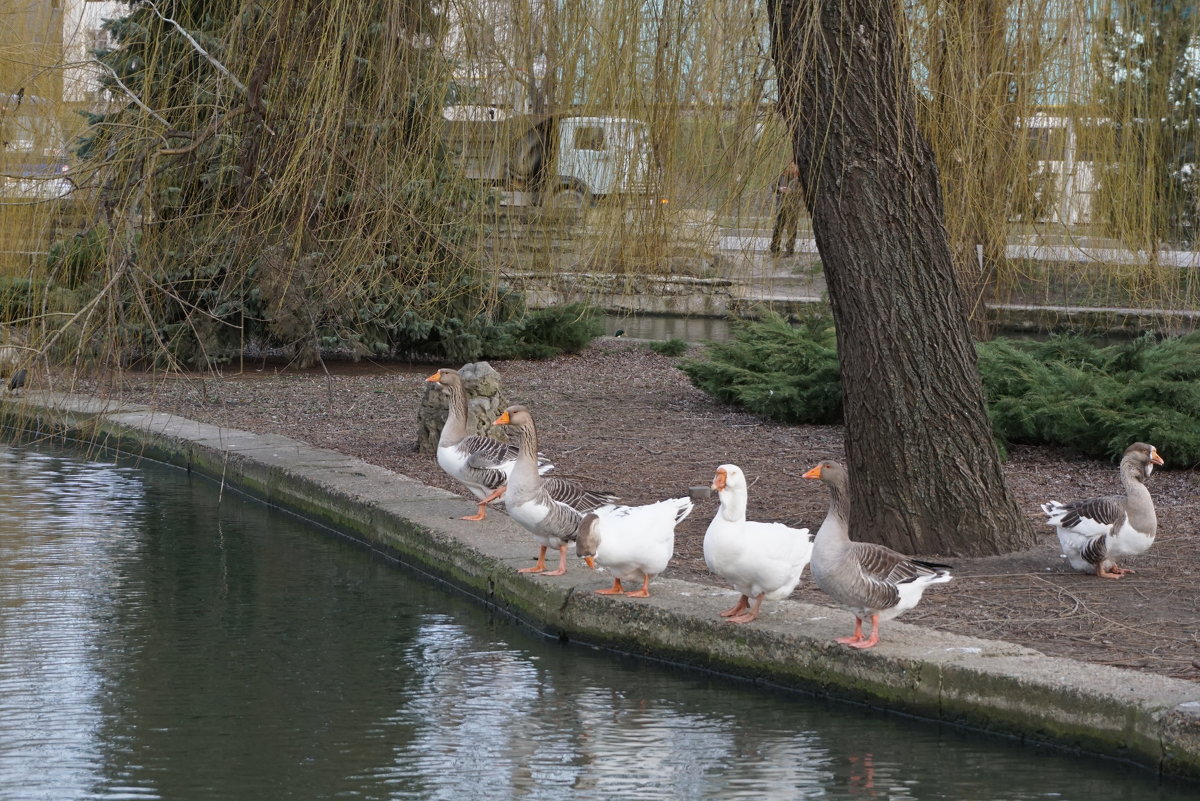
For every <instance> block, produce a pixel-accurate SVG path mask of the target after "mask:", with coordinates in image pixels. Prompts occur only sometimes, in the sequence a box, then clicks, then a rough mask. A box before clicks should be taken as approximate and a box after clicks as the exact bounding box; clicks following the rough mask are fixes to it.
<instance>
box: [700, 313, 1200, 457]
mask: <svg viewBox="0 0 1200 801" xmlns="http://www.w3.org/2000/svg"><path fill="white" fill-rule="evenodd" d="M977 351H978V354H979V370H980V374H981V376H982V379H983V386H984V391H985V393H986V395H987V399H988V413H989V415H990V416H991V421H992V427H993V430H994V432H995V435H996V438H997V441H998V443H999V444H1000V445H1001V447H1002V448H1004V447H1006V446H1007V445H1009V444H1015V443H1026V444H1035V445H1056V446H1061V447H1066V448H1071V449H1073V450H1076V451H1079V452H1080V453H1083V454H1085V455H1088V456H1092V457H1096V458H1104V457H1108V458H1117V457H1119V456H1120V454H1121V453H1122V452H1123V451H1124V450H1125V448H1126V447H1128V445H1129V444H1130V443H1132V442H1136V441H1138V440H1141V441H1144V442H1150V443H1153V444H1155V445H1157V446H1158V447H1159V449H1160V450H1161V451H1162V452H1163V454H1164V458H1165V459H1167V460H1168V462H1170V464H1171V465H1172V466H1186V467H1190V466H1193V465H1196V464H1200V332H1197V333H1193V334H1189V335H1187V336H1182V337H1174V338H1167V339H1161V338H1159V337H1156V336H1153V335H1145V336H1142V337H1140V338H1138V339H1135V340H1132V341H1130V342H1125V343H1121V344H1117V345H1110V346H1108V347H1099V346H1097V345H1095V344H1093V343H1091V342H1089V341H1088V340H1086V339H1085V338H1083V337H1079V336H1055V337H1051V338H1050V339H1048V340H1046V341H1033V340H1012V339H997V340H994V341H992V342H987V343H983V344H980V345H978V346H977ZM680 369H682V370H683V371H684V372H685V373H686V374H687V375H688V377H689V378H690V379H691V380H692V383H693V384H695V385H696V386H697V387H699V388H700V389H702V390H704V391H705V392H708V393H709V394H710V395H712V396H713V397H715V398H717V399H718V400H721V401H724V402H726V403H730V404H733V405H737V406H741V407H743V408H745V409H746V410H748V411H751V412H753V413H755V414H759V415H762V416H763V417H767V418H770V419H773V420H779V421H780V422H785V423H793V424H817V423H837V422H840V421H841V415H842V406H841V398H842V395H841V381H840V376H839V370H838V363H837V349H836V341H835V337H834V329H833V321H832V318H831V317H830V316H829V315H827V314H818V315H814V316H812V317H810V318H807V319H805V320H804V321H802V322H801V323H800V324H799V325H793V324H791V323H789V322H788V321H787V320H786V319H784V318H783V317H780V316H779V315H775V314H769V315H766V316H764V317H763V319H761V320H759V321H743V322H739V323H738V324H736V325H735V328H734V337H733V339H732V340H731V341H729V342H726V343H713V344H710V345H709V346H708V347H707V354H706V358H703V359H692V360H687V361H684V362H683V363H681V365H680Z"/></svg>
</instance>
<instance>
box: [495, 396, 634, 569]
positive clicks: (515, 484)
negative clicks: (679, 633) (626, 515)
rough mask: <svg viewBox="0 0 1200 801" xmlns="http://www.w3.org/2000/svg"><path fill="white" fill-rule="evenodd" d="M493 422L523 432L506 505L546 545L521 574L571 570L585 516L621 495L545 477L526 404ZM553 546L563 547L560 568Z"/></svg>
mask: <svg viewBox="0 0 1200 801" xmlns="http://www.w3.org/2000/svg"><path fill="white" fill-rule="evenodd" d="M492 425H497V426H501V425H507V426H512V427H513V428H515V429H516V431H517V458H516V462H515V464H514V465H513V467H512V471H511V472H510V473H509V476H508V489H507V490H506V491H505V493H504V508H505V509H506V510H507V511H508V516H509V517H511V518H512V519H513V520H515V521H516V522H517V523H519V524H520V525H521V526H523V527H524V528H525V529H526V530H527V531H529V532H530V533H531V534H533V536H534V538H535V539H536V540H537V541H538V544H539V546H540V550H539V551H538V560H537V564H536V565H534V566H533V567H526V568H522V569H521V570H520V571H519V572H521V573H541V574H543V575H546V576H561V575H562V574H563V573H566V572H567V545H568V543H571V542H574V541H575V538H576V537H577V536H578V534H579V523H580V521H582V520H583V515H584V514H585V513H587V512H590V511H592V510H594V509H596V508H599V507H603V506H605V505H608V504H611V503H612V502H613V501H615V500H616V496H615V495H610V494H608V493H604V492H594V491H591V490H585V489H583V488H582V487H581V486H579V485H578V484H576V483H575V482H573V481H567V480H565V479H557V480H555V479H554V478H549V479H547V478H543V477H542V476H541V474H540V473H539V472H538V469H537V430H536V429H535V428H534V425H533V416H532V415H531V414H530V413H529V410H528V409H526V408H525V407H524V406H509V407H508V408H507V409H505V410H504V413H503V414H501V415H500V416H499V417H498V418H496V421H495V422H494V423H493V424H492ZM556 487H557V488H558V489H557V490H556V489H555V488H556ZM547 548H557V549H558V552H559V558H558V569H557V570H552V571H549V572H547V571H546V549H547Z"/></svg>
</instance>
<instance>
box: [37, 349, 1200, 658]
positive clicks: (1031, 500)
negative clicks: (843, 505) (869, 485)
mask: <svg viewBox="0 0 1200 801" xmlns="http://www.w3.org/2000/svg"><path fill="white" fill-rule="evenodd" d="M693 352H694V353H699V351H693ZM675 361H676V360H675V359H670V358H666V357H663V356H660V355H658V354H656V353H654V352H652V351H650V350H649V349H648V348H647V347H645V344H644V343H639V342H635V341H630V340H626V339H612V338H605V339H601V340H597V341H596V342H595V343H593V344H592V345H591V346H589V347H588V348H587V349H586V350H585V352H584V353H583V354H582V355H579V356H564V357H560V358H557V359H553V360H549V361H545V362H493V363H492V366H493V367H495V368H496V369H497V371H499V373H500V375H501V377H502V381H503V387H504V392H505V395H506V396H507V397H508V399H509V401H510V402H512V403H524V404H526V405H528V406H529V407H530V409H531V410H532V411H533V413H534V417H535V419H536V421H537V423H538V430H539V444H540V448H541V450H542V451H543V452H544V453H545V454H546V455H547V456H549V457H550V458H551V459H552V460H553V461H554V463H555V464H556V466H557V467H556V473H557V474H558V475H565V476H573V477H576V478H579V479H580V480H582V481H584V482H585V483H587V484H589V485H593V486H596V487H604V488H611V489H614V490H615V491H618V492H619V493H620V494H621V496H622V498H623V499H624V500H625V502H628V503H642V502H648V501H652V500H660V499H662V498H666V497H676V496H679V495H682V494H686V492H687V488H688V487H690V486H693V485H701V484H707V483H709V482H710V481H711V480H712V476H713V471H714V470H715V468H716V467H717V465H720V464H723V463H727V462H732V463H735V464H738V465H740V466H741V467H742V468H743V470H745V472H746V474H747V475H748V476H749V478H750V479H751V482H752V484H751V488H750V507H749V516H750V518H751V519H756V520H778V521H782V522H785V523H788V524H789V525H801V526H808V527H811V528H813V529H815V528H816V527H817V526H819V525H820V522H821V520H822V519H823V517H824V514H825V510H826V505H827V494H826V492H825V489H824V487H823V485H821V484H820V482H815V481H804V480H801V479H800V478H799V476H800V474H801V473H802V472H803V471H804V470H806V469H807V468H808V467H810V466H812V465H813V464H815V463H816V462H818V461H820V460H821V459H825V458H842V456H843V450H842V433H843V432H842V429H841V428H840V427H837V426H787V425H780V424H776V423H770V422H765V421H763V420H761V419H759V418H756V417H754V416H753V415H750V414H746V413H744V412H740V411H736V410H734V409H731V408H729V407H725V406H722V405H719V404H717V403H715V402H714V401H713V400H712V399H711V398H709V397H708V396H707V395H705V394H704V393H702V392H701V391H699V390H698V389H695V388H694V387H692V386H691V384H690V383H689V381H688V379H687V377H686V376H684V374H683V373H681V372H680V371H679V370H677V369H676V368H675V366H674V364H675ZM436 366H440V365H430V364H424V365H413V364H402V363H391V362H388V363H368V362H359V363H349V362H331V363H327V364H326V365H325V368H324V369H322V368H316V369H311V370H296V369H289V368H287V367H286V366H285V365H282V364H280V363H273V362H269V361H253V362H252V361H250V360H247V361H246V362H245V363H243V364H242V365H239V366H235V367H232V368H230V369H227V370H226V371H225V372H224V374H223V375H221V376H211V375H205V376H197V375H189V376H176V377H164V376H163V375H161V374H155V375H148V374H139V373H125V374H123V375H122V376H121V378H120V381H119V383H114V382H112V381H105V382H92V381H89V382H83V383H81V384H76V385H75V387H74V390H75V391H85V392H93V393H96V394H100V395H108V396H112V397H123V398H125V399H127V400H130V401H137V402H142V403H148V404H151V405H152V406H153V407H154V408H156V409H159V410H162V411H169V412H173V413H176V414H179V415H182V416H185V417H188V418H191V419H195V420H200V421H203V422H207V423H213V424H218V425H222V426H230V427H234V428H240V429H245V430H249V431H255V432H274V433H279V434H284V435H287V436H290V437H294V438H296V439H300V440H303V441H305V442H308V443H311V444H313V445H317V446H320V447H325V448H330V449H333V450H336V451H340V452H343V453H347V454H351V455H353V456H357V457H359V458H362V459H364V460H366V461H368V462H371V463H374V464H378V465H381V466H383V467H386V468H389V469H391V470H395V471H397V472H400V473H404V474H406V475H409V476H412V477H414V478H417V479H419V480H421V481H424V482H426V483H428V484H432V485H435V486H439V487H444V488H446V489H449V490H453V491H455V492H459V493H460V494H463V495H464V501H463V513H464V514H467V513H469V512H470V511H472V510H473V506H472V505H471V503H470V502H469V501H468V500H466V496H467V494H466V493H465V491H464V490H462V489H461V488H460V487H458V486H456V484H455V482H453V481H452V480H450V479H449V478H448V477H447V476H445V475H444V474H443V473H442V472H441V471H440V470H439V468H438V467H437V464H436V463H435V462H434V459H433V457H432V456H428V455H420V454H417V453H416V452H415V449H414V444H415V432H416V430H417V407H418V403H419V401H420V398H421V396H422V394H423V392H424V390H425V384H424V381H423V379H424V378H425V377H426V376H427V375H429V374H430V373H432V372H433V370H434V369H435V367H436ZM56 383H57V384H59V386H57V387H56V388H58V389H66V388H67V387H65V386H63V385H62V383H63V382H62V381H59V382H56ZM1155 444H1156V445H1158V447H1159V449H1160V451H1161V452H1162V454H1163V456H1164V458H1165V459H1166V460H1167V463H1168V467H1169V466H1170V460H1171V447H1170V445H1171V444H1170V443H1169V442H1157V443H1155ZM1005 472H1006V476H1007V479H1008V482H1009V486H1010V488H1011V489H1012V491H1013V492H1014V493H1015V494H1016V497H1017V499H1018V500H1019V502H1020V504H1021V506H1022V508H1024V509H1027V510H1028V512H1029V519H1030V521H1031V522H1032V523H1033V524H1034V526H1035V530H1037V531H1038V532H1039V537H1038V541H1037V545H1036V546H1035V547H1033V548H1032V549H1030V550H1028V551H1024V552H1021V553H1015V554H1010V555H1006V556H997V557H989V558H975V559H962V558H946V557H938V559H939V561H950V562H951V563H952V564H953V565H954V567H955V571H954V575H955V580H954V581H953V582H952V583H951V584H949V585H944V586H941V587H935V588H933V589H932V590H931V591H930V592H929V593H927V594H926V596H925V599H924V600H923V602H922V603H921V605H920V606H918V607H917V608H916V609H915V610H913V611H911V612H909V613H908V614H907V615H906V616H905V618H904V620H905V621H907V622H910V623H918V624H921V625H926V626H932V627H934V628H938V629H943V630H946V631H952V632H958V633H962V634H970V635H974V636H980V637H986V638H994V639H1002V640H1008V641H1012V642H1017V643H1021V644H1024V645H1027V646H1030V647H1033V648H1037V649H1039V650H1041V651H1043V652H1045V653H1048V654H1053V655H1058V656H1066V657H1071V658H1074V659H1078V660H1082V661H1085V662H1092V663H1098V664H1106V665H1115V666H1119V667H1125V668H1131V669H1135V670H1143V671H1149V672H1154V673H1160V674H1163V675H1167V676H1173V677H1177V678H1183V679H1188V680H1191V681H1200V597H1198V594H1197V591H1196V583H1197V568H1198V563H1197V548H1198V547H1200V533H1198V532H1197V527H1196V524H1195V522H1194V521H1195V519H1196V516H1197V506H1198V503H1197V474H1196V472H1194V471H1191V470H1170V469H1168V470H1160V471H1157V472H1156V473H1155V474H1154V476H1153V478H1152V479H1151V481H1150V489H1151V492H1152V493H1153V495H1154V499H1155V503H1156V505H1157V508H1158V514H1159V536H1158V540H1157V541H1156V542H1155V544H1154V547H1153V548H1152V549H1151V550H1150V551H1149V552H1148V553H1147V554H1145V555H1143V556H1141V557H1140V558H1138V559H1137V560H1135V561H1131V562H1130V563H1129V566H1131V567H1134V568H1136V570H1137V572H1136V573H1134V574H1132V575H1129V576H1126V577H1125V578H1123V579H1121V580H1120V581H1111V580H1103V579H1099V578H1096V577H1095V576H1090V575H1084V574H1080V573H1076V572H1074V571H1072V570H1070V568H1069V567H1068V566H1067V565H1066V563H1065V560H1064V559H1063V558H1062V557H1061V556H1060V553H1059V548H1058V543H1057V540H1056V538H1055V536H1054V533H1053V530H1052V529H1050V528H1049V527H1046V526H1045V525H1044V524H1043V521H1044V517H1043V515H1042V514H1041V512H1040V510H1039V509H1038V504H1039V503H1040V502H1041V501H1044V500H1047V499H1049V498H1056V499H1059V500H1071V499H1076V498H1082V497H1091V496H1094V495H1102V494H1109V493H1112V492H1116V491H1118V490H1119V482H1118V477H1117V471H1116V467H1115V465H1113V464H1111V463H1108V462H1097V461H1092V460H1087V459H1082V458H1078V457H1076V456H1073V455H1071V454H1069V453H1065V452H1063V451H1059V450H1054V449H1050V448H1033V447H1019V448H1016V449H1015V450H1014V451H1013V452H1012V454H1011V456H1010V460H1009V462H1008V463H1007V465H1006V467H1005ZM715 511H716V501H715V500H706V501H701V502H698V503H697V504H696V509H695V511H694V512H693V513H692V515H691V516H690V517H689V518H688V519H687V520H685V521H684V522H683V523H682V524H681V525H680V526H679V529H678V531H677V537H676V555H675V558H674V560H673V561H672V563H671V566H670V567H669V568H668V570H667V572H666V574H665V575H668V576H674V577H677V578H684V579H688V580H693V581H697V582H703V583H712V584H719V583H720V579H718V578H716V577H715V576H713V575H712V574H710V573H709V572H708V570H707V569H706V568H705V565H704V559H703V555H702V542H703V538H704V531H705V528H706V527H707V525H708V521H709V520H710V519H711V517H712V515H713V513H714V512H715ZM493 514H497V515H498V514H500V512H499V511H497V512H493ZM481 525H486V522H485V523H482V524H481ZM534 553H535V549H534V547H533V546H532V543H531V546H530V559H531V561H532V559H533V556H534ZM926 556H930V557H936V556H937V555H936V554H928V555H926ZM793 597H796V598H799V599H802V600H806V601H810V602H814V603H824V602H825V599H824V597H823V595H822V594H821V592H820V591H819V590H817V589H816V588H815V587H813V586H812V585H811V584H810V583H809V582H807V581H804V582H802V583H801V586H800V588H799V589H797V591H796V593H795V595H794V596H793ZM851 626H852V618H851V617H850V616H849V614H848V613H847V616H846V628H847V633H849V629H850V628H851ZM886 636H887V634H886V625H885V628H884V637H885V638H886Z"/></svg>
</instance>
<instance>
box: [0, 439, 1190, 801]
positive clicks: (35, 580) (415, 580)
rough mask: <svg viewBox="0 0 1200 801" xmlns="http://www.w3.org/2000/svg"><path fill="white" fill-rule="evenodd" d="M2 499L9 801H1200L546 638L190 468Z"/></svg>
mask: <svg viewBox="0 0 1200 801" xmlns="http://www.w3.org/2000/svg"><path fill="white" fill-rule="evenodd" d="M0 481H2V483H0V799H6V800H7V799H13V800H14V801H18V800H19V801H32V800H34V799H53V801H64V800H65V799H101V798H103V799H151V798H161V799H168V801H188V800H190V799H255V800H266V799H335V798H337V799H340V798H346V799H401V798H403V799H410V798H411V799H446V800H447V801H451V799H453V800H455V801H472V800H473V799H489V801H492V800H495V799H516V798H521V799H563V798H571V799H793V798H802V799H847V798H854V799H859V798H879V799H893V800H898V799H954V800H955V801H965V800H966V799H975V800H979V801H984V800H986V799H996V800H997V801H1017V800H1018V799H1068V800H1069V799H1080V800H1081V801H1082V800H1088V801H1090V800H1091V799H1105V800H1106V801H1109V800H1112V799H1130V801H1134V800H1137V801H1141V800H1143V799H1184V798H1189V799H1194V798H1196V797H1198V793H1197V789H1196V788H1195V787H1181V786H1176V785H1170V786H1165V785H1161V784H1159V783H1158V782H1157V781H1156V780H1155V779H1154V778H1153V777H1152V776H1150V775H1149V774H1147V773H1145V772H1143V771H1140V770H1137V769H1134V768H1132V767H1128V766H1125V765H1121V764H1116V763H1110V762H1104V761H1100V760H1095V759H1091V758H1085V757H1072V756H1069V755H1063V754H1060V753H1057V752H1050V753H1048V752H1046V751H1042V750H1037V749H1033V748H1024V747H1020V746H1017V745H1015V744H1013V743H1009V742H1007V741H1002V740H994V739H989V738H984V737H980V736H976V735H973V734H970V733H966V732H962V731H960V730H957V729H954V728H951V727H944V726H938V725H935V724H930V723H922V722H917V721H912V720H908V719H904V718H898V717H891V716H886V715H882V714H877V713H872V712H867V711H861V710H859V709H857V708H853V707H849V706H845V705H841V704H837V703H833V702H825V701H821V700H813V699H809V698H807V697H804V696H800V695H793V694H788V693H782V692H771V691H762V690H756V689H754V688H751V687H749V686H746V685H741V684H738V683H735V682H731V681H726V680H722V679H719V678H715V677H708V676H703V675H697V674H694V673H689V672H686V671H682V670H676V669H671V668H668V667H661V666H646V665H642V664H639V663H637V662H635V661H632V660H626V659H623V658H620V657H615V656H613V655H611V654H605V653H599V652H595V651H591V650H589V649H586V648H583V647H578V646H563V645H560V644H558V643H556V642H548V641H546V640H543V639H540V638H538V637H535V636H532V635H531V634H529V633H528V632H527V631H526V630H524V629H522V628H519V627H515V626H513V625H510V624H509V623H507V622H506V621H504V620H503V619H498V618H495V617H493V616H491V615H489V613H488V612H486V611H484V610H481V609H479V608H478V607H476V606H474V605H472V604H471V603H468V602H467V601H464V600H461V599H460V598H458V597H457V596H456V595H454V594H451V593H448V592H446V591H444V590H443V589H442V588H441V587H440V586H439V585H437V584H435V583H433V582H430V581H427V580H425V579H422V578H419V577H415V576H413V575H411V574H409V573H408V572H407V571H405V570H402V569H397V568H396V567H395V566H393V565H392V564H389V563H388V562H387V561H386V560H384V559H383V558H381V557H379V556H377V555H372V554H371V553H369V552H367V551H365V550H363V549H361V548H359V547H358V546H356V545H354V544H352V543H349V542H347V541H345V540H342V539H339V538H338V537H336V536H332V535H331V534H330V533H329V532H325V531H321V530H318V529H315V528H313V527H310V526H308V525H306V524H304V523H302V522H301V521H298V520H296V519H295V518H293V517H291V516H290V515H288V514H285V513H282V512H279V511H276V510H273V509H270V508H268V507H266V506H263V505H261V504H257V503H252V502H247V501H245V500H244V499H242V498H241V497H239V496H238V495H237V494H236V493H233V492H229V491H227V492H225V493H223V495H219V494H218V487H217V486H216V485H214V484H212V483H210V482H208V481H206V480H204V479H200V478H192V477H189V476H188V475H187V474H186V473H184V472H183V471H180V470H175V469H171V468H164V467H160V466H154V465H150V466H146V467H144V468H143V467H139V468H137V469H134V468H131V467H127V466H117V465H113V464H111V463H101V462H96V461H88V460H86V459H83V458H78V457H73V456H63V455H61V454H56V453H46V452H41V453H39V452H36V451H32V450H23V449H13V448H0Z"/></svg>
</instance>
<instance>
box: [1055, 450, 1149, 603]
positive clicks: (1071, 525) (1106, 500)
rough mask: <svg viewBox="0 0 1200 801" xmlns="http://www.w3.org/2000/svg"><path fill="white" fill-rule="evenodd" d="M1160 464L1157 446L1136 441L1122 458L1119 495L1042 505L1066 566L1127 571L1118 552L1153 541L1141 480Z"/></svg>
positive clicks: (1108, 573)
mask: <svg viewBox="0 0 1200 801" xmlns="http://www.w3.org/2000/svg"><path fill="white" fill-rule="evenodd" d="M1156 464H1157V465H1161V464H1163V460H1162V457H1161V456H1159V455H1158V449H1157V448H1155V447H1154V446H1153V445H1147V444H1146V443H1144V442H1135V443H1133V444H1132V445H1130V446H1129V447H1128V448H1126V449H1125V454H1124V455H1123V456H1122V457H1121V466H1120V472H1121V484H1122V485H1123V486H1124V487H1125V495H1124V497H1122V496H1120V495H1111V496H1108V497H1102V498H1089V499H1088V500H1084V501H1071V502H1070V503H1059V502H1058V501H1048V502H1047V503H1043V504H1042V511H1043V512H1045V513H1046V517H1047V520H1046V523H1047V524H1048V525H1051V526H1054V527H1055V528H1056V529H1058V543H1059V545H1061V546H1062V549H1063V553H1064V554H1065V555H1066V557H1067V561H1068V562H1070V564H1071V567H1073V568H1075V569H1076V570H1082V571H1084V572H1089V573H1090V572H1095V574H1096V575H1097V576H1100V577H1101V578H1112V579H1119V578H1121V576H1123V575H1125V574H1126V573H1132V572H1133V571H1132V570H1129V569H1128V568H1124V567H1118V566H1117V563H1116V561H1115V557H1117V556H1135V555H1137V554H1140V553H1144V552H1145V551H1146V550H1147V549H1149V547H1150V546H1151V545H1153V544H1154V535H1155V533H1156V532H1157V530H1158V518H1157V517H1156V516H1155V514H1154V501H1153V500H1152V499H1151V498H1150V490H1148V489H1147V488H1146V479H1147V478H1148V477H1149V476H1150V474H1151V473H1152V472H1154V466H1155V465H1156Z"/></svg>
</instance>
